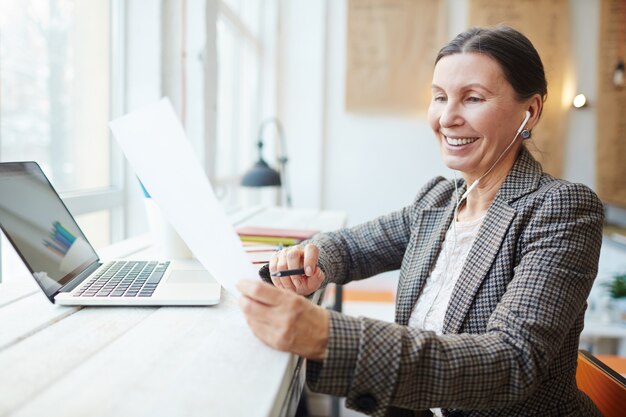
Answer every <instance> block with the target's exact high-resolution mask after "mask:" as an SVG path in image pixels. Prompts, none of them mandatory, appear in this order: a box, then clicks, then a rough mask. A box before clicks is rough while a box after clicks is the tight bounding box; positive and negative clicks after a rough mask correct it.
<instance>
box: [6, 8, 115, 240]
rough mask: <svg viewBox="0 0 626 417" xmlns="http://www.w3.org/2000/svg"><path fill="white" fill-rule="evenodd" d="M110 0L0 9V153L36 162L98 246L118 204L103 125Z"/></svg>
mask: <svg viewBox="0 0 626 417" xmlns="http://www.w3.org/2000/svg"><path fill="white" fill-rule="evenodd" d="M112 2H113V3H114V0H111V1H97V2H94V1H89V0H5V1H3V4H2V13H1V14H0V159H1V160H2V161H17V160H34V161H37V162H38V163H39V164H40V165H41V167H42V169H43V170H44V172H45V173H46V175H47V176H48V177H49V178H50V181H51V182H52V184H53V185H54V186H55V188H56V189H57V191H58V192H59V193H60V194H61V196H62V197H63V198H64V199H65V201H66V203H67V204H68V206H69V208H70V210H71V211H72V212H73V214H74V215H75V216H76V217H77V220H78V222H79V224H80V225H81V227H82V228H83V231H84V232H85V234H86V235H87V236H89V238H90V240H92V243H94V244H95V245H96V246H102V245H106V244H109V243H110V242H111V240H112V239H111V236H112V230H111V225H112V224H114V222H113V221H112V216H114V215H115V214H114V213H115V210H113V209H114V208H115V207H117V206H120V205H121V203H122V198H121V193H120V192H119V191H115V188H114V186H115V184H114V182H115V181H114V180H113V179H114V178H115V176H114V174H115V172H113V170H112V168H111V167H112V166H114V165H113V163H112V162H113V158H112V154H111V144H110V139H109V130H108V126H107V123H108V121H109V119H110V118H111V117H110V115H111V107H112V100H111V85H112V83H111V76H110V73H111V63H112V52H111V49H112V48H111V43H112V42H111V39H112V31H111V27H112V26H111V20H112V19H111V16H112V10H114V7H113V6H114V5H113V4H112ZM117 235H118V236H119V233H118V234H117ZM3 247H6V245H3Z"/></svg>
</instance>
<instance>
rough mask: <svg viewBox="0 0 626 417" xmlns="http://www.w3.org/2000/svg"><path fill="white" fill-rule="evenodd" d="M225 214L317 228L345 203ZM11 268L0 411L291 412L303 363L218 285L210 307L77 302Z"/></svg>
mask: <svg viewBox="0 0 626 417" xmlns="http://www.w3.org/2000/svg"><path fill="white" fill-rule="evenodd" d="M298 213H300V214H301V215H302V216H304V217H298ZM281 217H282V218H283V219H285V220H286V221H285V222H280V221H279V220H278V219H280V218H281ZM232 218H233V219H234V221H235V223H237V224H256V225H259V226H276V227H278V226H280V227H290V226H293V227H296V226H297V227H299V228H317V229H321V230H330V229H335V228H339V227H341V226H343V224H344V223H345V215H344V214H343V213H332V212H318V211H302V212H301V211H299V210H298V211H291V212H286V211H285V210H280V209H266V210H253V211H251V212H250V211H249V212H247V213H243V212H241V213H237V214H236V215H234V216H233V217H232ZM273 219H274V220H273ZM298 219H300V221H299V220H298ZM289 222H293V224H290V223H289ZM149 246H150V241H149V239H148V238H145V237H144V238H135V239H130V240H128V241H125V242H122V243H120V244H116V245H113V246H111V247H110V248H107V250H106V251H101V253H100V255H101V257H102V259H104V260H106V259H108V258H112V257H133V258H136V259H138V258H142V257H143V258H144V259H145V257H146V256H145V255H147V254H149ZM19 278H20V279H13V280H11V281H12V282H9V283H2V284H0V416H6V415H11V416H46V417H53V416H63V417H71V416H81V417H83V416H93V417H96V416H133V417H137V416H151V417H152V416H167V417H172V416H226V417H236V416H245V417H253V416H259V417H261V416H262V417H267V416H278V415H290V414H291V413H292V408H291V407H293V406H294V404H293V402H294V401H296V400H297V398H299V395H300V388H301V386H302V378H303V372H302V369H300V366H299V364H300V363H301V361H299V360H298V358H297V357H295V356H294V355H290V354H286V353H282V352H277V351H275V350H273V349H270V348H268V347H266V346H265V345H263V344H262V343H261V342H260V341H258V340H257V339H256V337H254V335H253V334H252V333H251V331H250V330H249V329H248V327H247V325H246V323H245V320H244V319H243V316H242V314H241V313H240V311H239V308H238V307H237V302H236V301H235V299H234V298H233V297H231V296H230V295H228V294H227V293H225V292H224V291H223V290H222V301H221V302H220V304H218V305H216V306H211V307H161V308H153V307H133V308H128V307H90V308H73V307H61V306H55V305H53V304H51V303H50V302H49V301H48V300H47V299H46V297H45V296H44V295H43V293H42V292H41V291H40V290H39V289H38V287H36V286H35V283H34V280H33V279H32V277H29V276H24V277H23V279H22V277H19Z"/></svg>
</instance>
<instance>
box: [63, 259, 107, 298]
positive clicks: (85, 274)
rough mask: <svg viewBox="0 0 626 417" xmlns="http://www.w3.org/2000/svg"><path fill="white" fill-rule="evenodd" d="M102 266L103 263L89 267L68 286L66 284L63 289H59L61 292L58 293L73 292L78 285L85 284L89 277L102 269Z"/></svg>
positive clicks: (96, 263) (95, 263)
mask: <svg viewBox="0 0 626 417" xmlns="http://www.w3.org/2000/svg"><path fill="white" fill-rule="evenodd" d="M101 265H102V263H101V262H97V261H96V262H94V263H92V264H91V265H89V266H88V267H87V268H85V269H84V270H83V272H81V273H80V274H78V275H76V276H75V277H74V278H72V279H71V280H70V281H69V282H68V283H67V284H65V285H64V286H62V287H61V288H59V291H58V292H57V294H58V293H60V292H70V291H72V290H73V289H74V288H76V287H78V285H79V284H80V283H81V282H83V281H84V280H85V279H86V278H87V277H88V276H89V275H91V274H92V273H93V272H94V271H95V270H96V269H98V268H100V266H101Z"/></svg>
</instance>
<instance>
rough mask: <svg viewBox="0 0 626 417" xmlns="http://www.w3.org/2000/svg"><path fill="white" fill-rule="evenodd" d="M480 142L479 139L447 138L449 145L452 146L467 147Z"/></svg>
mask: <svg viewBox="0 0 626 417" xmlns="http://www.w3.org/2000/svg"><path fill="white" fill-rule="evenodd" d="M477 140H478V138H458V139H455V138H449V137H447V136H446V141H447V142H448V144H449V145H452V146H462V145H467V144H468V143H473V142H476V141H477Z"/></svg>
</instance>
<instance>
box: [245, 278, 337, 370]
mask: <svg viewBox="0 0 626 417" xmlns="http://www.w3.org/2000/svg"><path fill="white" fill-rule="evenodd" d="M237 289H239V291H241V294H242V297H241V298H240V299H239V306H240V307H241V311H243V313H244V315H245V316H246V321H247V322H248V325H249V326H250V329H252V332H253V333H254V334H255V335H256V337H258V338H259V339H261V341H262V342H263V343H265V344H266V345H268V346H270V347H272V348H274V349H278V350H281V351H283V352H291V353H295V354H296V355H299V356H303V357H305V358H307V359H313V360H321V359H323V358H324V355H325V353H326V347H327V346H328V328H329V321H330V317H329V314H328V311H326V310H325V309H323V308H321V307H319V306H316V305H314V304H312V303H311V302H310V301H309V300H307V299H306V298H304V297H301V296H299V295H296V294H294V293H293V292H291V291H286V290H285V289H282V288H275V287H272V286H271V285H270V284H268V283H265V282H261V281H239V282H238V283H237Z"/></svg>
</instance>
